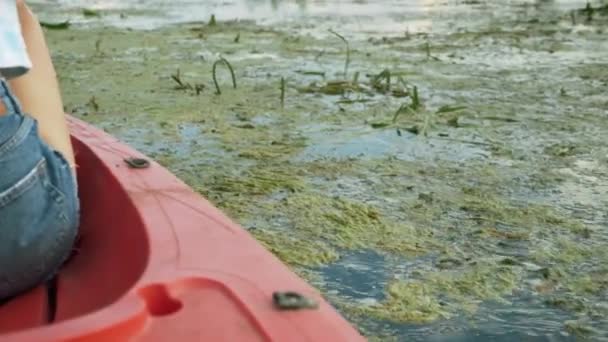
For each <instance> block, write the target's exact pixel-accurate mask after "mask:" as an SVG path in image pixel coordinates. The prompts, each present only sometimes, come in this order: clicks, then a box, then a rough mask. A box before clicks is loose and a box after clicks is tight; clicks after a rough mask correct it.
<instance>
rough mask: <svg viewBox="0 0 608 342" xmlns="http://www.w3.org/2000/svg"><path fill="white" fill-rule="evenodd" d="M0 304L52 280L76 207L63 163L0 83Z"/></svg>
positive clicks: (67, 245) (74, 227) (73, 230)
mask: <svg viewBox="0 0 608 342" xmlns="http://www.w3.org/2000/svg"><path fill="white" fill-rule="evenodd" d="M0 98H1V99H2V100H3V101H4V104H5V107H6V109H7V111H6V114H4V115H0V301H4V300H6V299H8V298H11V297H13V296H15V295H18V294H20V293H22V292H24V291H27V290H29V289H31V288H33V287H36V286H37V285H41V284H43V283H45V282H46V281H48V280H50V279H51V278H53V277H54V276H55V275H56V273H57V271H58V270H59V268H60V267H61V265H62V264H63V262H64V261H65V260H66V259H67V257H68V256H69V255H70V253H71V251H72V246H73V244H74V240H75V238H76V234H77V231H78V223H79V219H80V217H79V216H80V205H79V200H78V193H77V184H76V179H75V177H74V174H73V171H72V169H71V167H70V166H69V164H68V162H67V160H66V159H65V158H64V157H63V155H61V154H60V153H59V152H57V151H56V150H54V149H52V148H51V147H50V146H49V145H47V144H46V143H44V142H43V141H42V140H41V138H40V135H39V133H38V124H37V122H36V120H35V119H33V118H32V117H30V116H28V115H25V114H23V113H22V111H21V109H20V106H19V103H18V102H17V100H16V99H15V97H14V96H13V95H12V94H11V92H10V89H9V88H8V85H7V84H6V83H5V81H4V80H1V79H0Z"/></svg>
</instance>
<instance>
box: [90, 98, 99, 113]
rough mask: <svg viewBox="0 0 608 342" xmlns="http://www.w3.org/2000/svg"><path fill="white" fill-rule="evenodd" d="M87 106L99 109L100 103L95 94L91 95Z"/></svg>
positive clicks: (95, 109)
mask: <svg viewBox="0 0 608 342" xmlns="http://www.w3.org/2000/svg"><path fill="white" fill-rule="evenodd" d="M87 106H89V107H91V108H93V110H94V111H96V112H97V111H99V104H98V103H97V98H95V96H91V98H90V99H89V102H87Z"/></svg>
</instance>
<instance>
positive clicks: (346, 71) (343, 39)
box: [329, 29, 350, 79]
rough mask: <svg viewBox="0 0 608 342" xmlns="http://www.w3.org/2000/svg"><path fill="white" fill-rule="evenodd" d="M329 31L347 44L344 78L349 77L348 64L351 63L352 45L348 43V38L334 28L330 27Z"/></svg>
mask: <svg viewBox="0 0 608 342" xmlns="http://www.w3.org/2000/svg"><path fill="white" fill-rule="evenodd" d="M329 32H330V33H332V34H334V35H335V36H337V37H338V38H340V39H341V40H342V41H343V42H344V44H345V45H346V58H345V61H344V79H346V78H347V77H348V65H349V64H350V45H349V44H348V40H346V38H344V36H342V35H341V34H339V33H338V32H336V31H334V30H332V29H330V30H329Z"/></svg>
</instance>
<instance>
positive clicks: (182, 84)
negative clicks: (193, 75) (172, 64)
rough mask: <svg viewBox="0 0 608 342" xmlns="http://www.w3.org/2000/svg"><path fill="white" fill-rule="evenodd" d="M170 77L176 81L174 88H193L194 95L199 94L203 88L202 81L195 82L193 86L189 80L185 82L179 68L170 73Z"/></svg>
mask: <svg viewBox="0 0 608 342" xmlns="http://www.w3.org/2000/svg"><path fill="white" fill-rule="evenodd" d="M171 79H172V80H173V81H175V83H177V86H175V88H174V89H176V90H194V92H195V93H196V95H199V94H200V93H201V92H202V91H203V90H204V89H205V85H204V84H202V83H195V84H194V86H193V85H192V84H191V83H190V82H185V81H184V80H183V79H182V77H181V74H180V70H179V68H178V69H177V71H176V72H175V74H171Z"/></svg>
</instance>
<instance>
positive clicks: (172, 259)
mask: <svg viewBox="0 0 608 342" xmlns="http://www.w3.org/2000/svg"><path fill="white" fill-rule="evenodd" d="M70 129H71V132H72V140H73V143H74V147H75V151H76V157H77V161H78V165H79V172H78V173H79V184H80V198H81V202H82V221H81V237H80V241H79V244H78V253H77V254H76V255H75V256H74V257H73V258H72V259H71V260H70V261H69V262H68V263H67V264H66V265H65V266H64V268H63V269H62V270H61V272H60V274H59V276H58V277H57V281H56V285H55V286H50V287H49V286H40V287H38V288H36V289H34V290H32V291H30V292H28V293H26V294H24V295H22V296H20V297H18V298H15V299H13V300H11V301H10V302H8V303H6V304H4V305H2V306H0V341H10V342H18V341H28V342H33V341H35V342H41V341H127V340H128V341H180V342H181V341H239V342H246V341H280V342H285V341H323V342H326V341H327V342H330V341H331V342H337V341H364V338H363V337H362V336H361V335H360V334H359V333H358V331H357V330H356V329H355V328H353V327H352V326H351V325H349V323H348V322H347V321H346V320H345V319H343V318H342V317H341V316H340V315H339V314H338V312H337V311H336V310H335V309H334V308H333V307H332V306H330V304H328V303H327V302H326V301H325V300H324V299H323V298H322V297H321V296H320V295H319V293H318V292H317V291H316V290H315V289H313V288H312V287H311V286H310V285H308V284H307V283H306V282H305V281H303V280H302V279H301V278H299V277H298V276H296V275H295V274H294V273H293V272H291V271H290V270H289V269H288V268H287V267H286V266H285V265H284V264H283V263H281V262H280V261H279V260H278V259H277V258H276V257H275V256H274V255H272V254H271V253H270V252H268V251H267V250H266V249H264V248H263V247H262V246H261V245H260V244H259V243H258V242H257V241H256V240H255V239H254V238H253V237H251V236H250V235H249V233H247V232H246V231H245V230H244V229H243V228H241V227H240V226H238V225H237V224H235V223H234V222H232V221H231V220H230V219H229V218H227V217H226V216H225V215H224V214H222V213H221V212H220V211H219V210H218V209H217V208H215V207H214V206H213V205H211V204H210V203H209V202H208V201H206V200H205V199H204V198H202V197H201V196H200V195H198V194H197V193H195V192H194V191H193V190H192V189H190V188H189V187H188V186H187V185H185V184H184V183H183V182H181V181H180V180H178V179H177V178H176V177H175V176H174V175H172V174H171V173H170V172H169V171H167V170H166V169H164V168H163V167H161V166H160V165H158V164H157V163H155V162H154V161H152V160H149V159H147V158H146V157H145V156H144V155H142V154H141V153H139V152H137V151H136V150H134V149H132V148H130V147H128V146H126V145H124V144H122V143H120V142H119V141H117V140H116V139H115V138H113V137H112V136H110V135H108V134H106V133H104V132H102V131H100V130H98V129H96V128H93V127H92V126H90V125H88V124H86V123H84V122H82V121H79V120H76V119H73V118H70Z"/></svg>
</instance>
